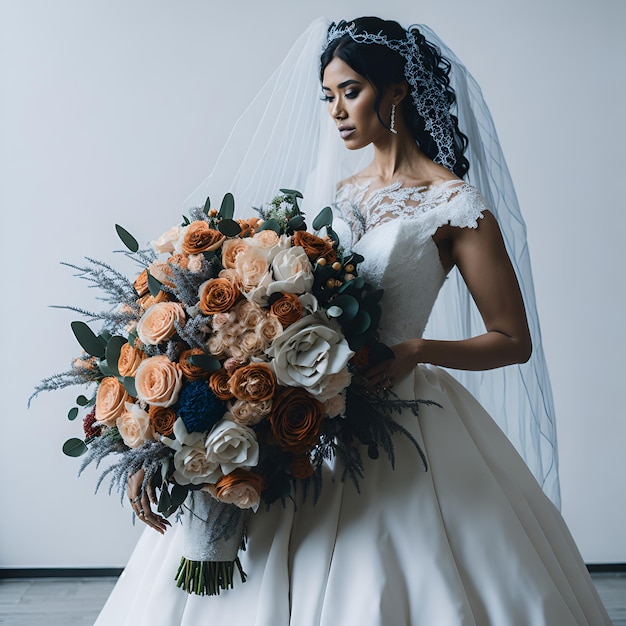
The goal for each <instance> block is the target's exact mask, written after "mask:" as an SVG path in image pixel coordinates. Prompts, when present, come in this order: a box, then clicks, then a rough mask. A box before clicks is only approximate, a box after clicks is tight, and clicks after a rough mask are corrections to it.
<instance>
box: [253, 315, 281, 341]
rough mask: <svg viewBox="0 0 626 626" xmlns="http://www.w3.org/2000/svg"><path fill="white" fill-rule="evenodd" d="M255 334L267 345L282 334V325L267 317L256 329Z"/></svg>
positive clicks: (273, 318) (276, 320) (275, 319)
mask: <svg viewBox="0 0 626 626" xmlns="http://www.w3.org/2000/svg"><path fill="white" fill-rule="evenodd" d="M257 332H258V333H259V335H260V336H261V337H263V339H264V340H265V342H266V343H267V344H270V343H272V341H274V339H276V337H278V336H279V335H281V334H282V332H283V325H282V324H281V323H280V322H279V321H278V318H277V317H275V316H274V315H268V316H267V317H266V318H265V320H264V321H263V323H262V324H261V326H260V327H259V328H258V329H257Z"/></svg>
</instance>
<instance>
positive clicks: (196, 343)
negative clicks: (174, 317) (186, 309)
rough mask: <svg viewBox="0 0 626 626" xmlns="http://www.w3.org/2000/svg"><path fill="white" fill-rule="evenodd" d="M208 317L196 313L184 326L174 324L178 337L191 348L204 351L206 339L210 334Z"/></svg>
mask: <svg viewBox="0 0 626 626" xmlns="http://www.w3.org/2000/svg"><path fill="white" fill-rule="evenodd" d="M210 320H211V318H210V317H207V316H205V315H202V314H201V313H198V315H196V316H195V317H191V318H189V319H188V320H187V322H186V323H185V325H184V326H181V325H180V324H178V323H176V322H175V323H174V325H175V327H176V332H177V333H178V336H179V337H180V338H181V339H182V340H183V341H185V342H186V343H187V344H188V345H189V347H191V348H200V349H202V350H204V349H205V344H206V337H207V335H208V334H209V333H210V332H211V328H210Z"/></svg>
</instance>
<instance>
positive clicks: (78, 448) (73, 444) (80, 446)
mask: <svg viewBox="0 0 626 626" xmlns="http://www.w3.org/2000/svg"><path fill="white" fill-rule="evenodd" d="M85 452H87V445H86V444H85V442H84V441H83V440H82V439H77V438H76V437H72V438H71V439H68V440H67V441H66V442H65V443H64V444H63V454H67V456H81V455H82V454H85Z"/></svg>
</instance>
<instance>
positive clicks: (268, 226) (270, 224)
mask: <svg viewBox="0 0 626 626" xmlns="http://www.w3.org/2000/svg"><path fill="white" fill-rule="evenodd" d="M261 230H273V231H274V232H275V233H277V234H278V235H280V231H281V228H280V225H279V224H278V222H277V221H276V220H275V219H272V218H270V219H269V220H265V221H264V222H263V224H261V226H260V227H259V228H258V229H257V232H259V231H261Z"/></svg>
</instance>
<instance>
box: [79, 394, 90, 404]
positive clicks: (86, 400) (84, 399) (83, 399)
mask: <svg viewBox="0 0 626 626" xmlns="http://www.w3.org/2000/svg"><path fill="white" fill-rule="evenodd" d="M76 404H78V406H87V405H88V404H89V398H88V397H87V396H82V395H81V396H78V398H76Z"/></svg>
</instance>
